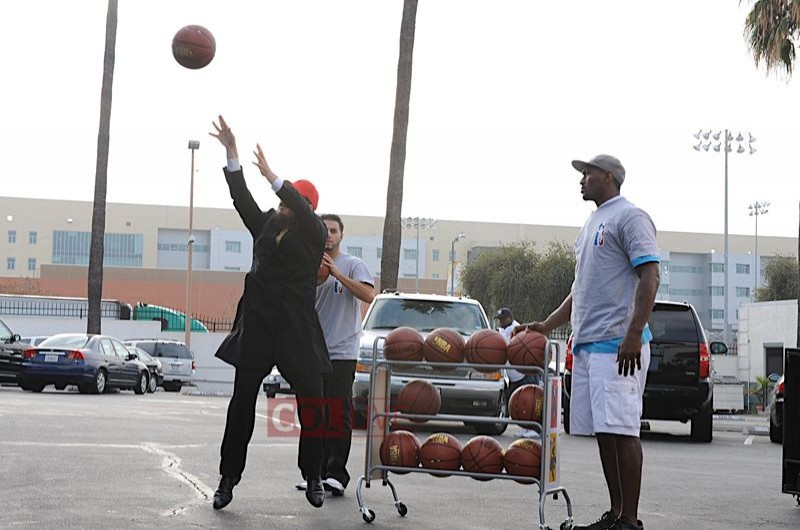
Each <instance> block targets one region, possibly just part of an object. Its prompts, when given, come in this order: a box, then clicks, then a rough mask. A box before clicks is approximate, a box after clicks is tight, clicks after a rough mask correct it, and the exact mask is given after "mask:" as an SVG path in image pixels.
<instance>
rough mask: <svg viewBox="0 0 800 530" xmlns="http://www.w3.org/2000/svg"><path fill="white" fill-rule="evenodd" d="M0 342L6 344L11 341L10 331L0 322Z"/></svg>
mask: <svg viewBox="0 0 800 530" xmlns="http://www.w3.org/2000/svg"><path fill="white" fill-rule="evenodd" d="M0 340H2V341H4V342H8V341H10V340H11V330H10V329H8V328H7V327H6V325H5V324H4V323H3V321H2V320H0Z"/></svg>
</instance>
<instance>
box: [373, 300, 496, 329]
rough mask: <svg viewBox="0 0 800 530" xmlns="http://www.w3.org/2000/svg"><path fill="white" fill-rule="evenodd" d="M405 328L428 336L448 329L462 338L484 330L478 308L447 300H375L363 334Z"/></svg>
mask: <svg viewBox="0 0 800 530" xmlns="http://www.w3.org/2000/svg"><path fill="white" fill-rule="evenodd" d="M400 326H408V327H411V328H414V329H416V330H418V331H422V332H428V331H433V330H434V329H436V328H452V329H455V330H456V331H458V332H459V333H461V334H462V335H472V333H474V332H475V331H477V330H479V329H485V328H487V327H488V325H487V323H486V321H485V318H484V316H483V314H482V313H481V310H480V306H478V305H477V304H470V303H464V302H456V301H447V300H407V299H402V298H381V299H378V300H375V305H374V306H373V307H372V311H370V313H369V316H368V317H367V320H366V321H365V322H364V329H365V330H366V331H373V330H379V329H394V328H397V327H400Z"/></svg>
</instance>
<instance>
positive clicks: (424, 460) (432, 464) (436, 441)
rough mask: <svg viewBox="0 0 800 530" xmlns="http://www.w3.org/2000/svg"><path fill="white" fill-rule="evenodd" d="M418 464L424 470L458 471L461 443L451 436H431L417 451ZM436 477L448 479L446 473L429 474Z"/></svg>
mask: <svg viewBox="0 0 800 530" xmlns="http://www.w3.org/2000/svg"><path fill="white" fill-rule="evenodd" d="M417 454H418V455H419V462H420V464H422V467H424V468H426V469H440V470H444V471H458V469H459V468H460V467H461V443H460V442H459V441H458V440H457V439H456V437H455V436H453V435H452V434H447V433H441V432H440V433H436V434H431V435H430V436H428V438H427V439H426V440H425V441H424V442H422V445H421V446H420V447H419V451H417ZM431 474H432V475H433V476H436V477H449V476H450V475H448V474H447V473H431Z"/></svg>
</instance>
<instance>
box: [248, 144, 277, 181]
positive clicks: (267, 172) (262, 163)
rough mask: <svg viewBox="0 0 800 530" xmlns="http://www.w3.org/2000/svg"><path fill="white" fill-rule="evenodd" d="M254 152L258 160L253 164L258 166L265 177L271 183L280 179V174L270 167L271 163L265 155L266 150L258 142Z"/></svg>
mask: <svg viewBox="0 0 800 530" xmlns="http://www.w3.org/2000/svg"><path fill="white" fill-rule="evenodd" d="M253 154H254V155H256V161H255V162H253V165H254V166H256V167H257V168H258V170H259V171H260V172H261V174H262V175H264V177H266V179H267V180H268V181H269V183H270V184H272V183H273V182H275V181H276V180H277V179H278V175H276V174H275V173H273V172H272V170H271V169H270V168H269V164H267V158H266V157H265V156H264V151H263V150H262V149H261V144H256V150H255V151H253Z"/></svg>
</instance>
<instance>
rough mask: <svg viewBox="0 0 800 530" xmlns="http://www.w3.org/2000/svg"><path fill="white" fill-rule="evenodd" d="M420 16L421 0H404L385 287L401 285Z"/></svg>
mask: <svg viewBox="0 0 800 530" xmlns="http://www.w3.org/2000/svg"><path fill="white" fill-rule="evenodd" d="M416 20H417V0H403V20H402V22H401V23H400V57H399V59H398V61H397V90H396V92H395V99H394V130H393V133H392V151H391V155H390V158H389V184H388V186H387V189H386V219H385V220H384V222H383V243H382V245H383V251H382V254H381V289H396V288H397V272H398V269H399V267H400V239H401V236H402V226H401V225H400V213H401V212H402V209H403V172H404V170H405V163H406V137H407V136H408V102H409V100H410V99H411V64H412V59H413V55H414V30H415V25H416Z"/></svg>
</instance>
